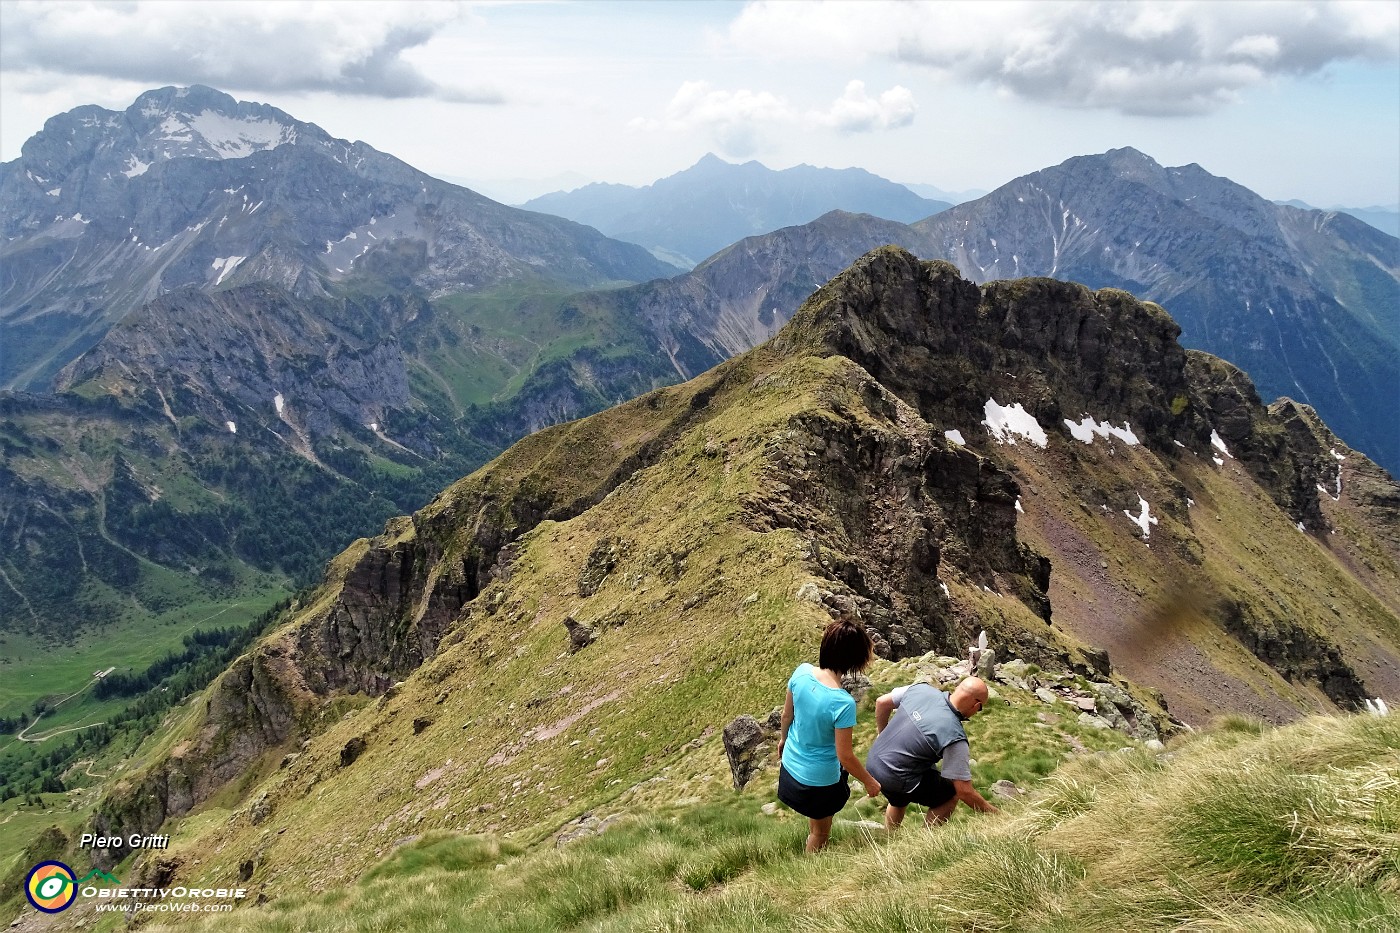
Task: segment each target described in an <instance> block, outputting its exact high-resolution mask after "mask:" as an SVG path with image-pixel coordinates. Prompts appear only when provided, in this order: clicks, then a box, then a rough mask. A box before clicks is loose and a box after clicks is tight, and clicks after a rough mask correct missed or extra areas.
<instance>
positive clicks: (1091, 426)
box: [1065, 415, 1142, 447]
mask: <svg viewBox="0 0 1400 933" xmlns="http://www.w3.org/2000/svg"><path fill="white" fill-rule="evenodd" d="M1065 425H1066V426H1068V427H1069V433H1070V434H1071V435H1073V436H1074V439H1075V440H1077V441H1083V442H1084V443H1086V444H1093V443H1094V435H1096V434H1097V435H1098V436H1099V437H1104V438H1107V437H1116V438H1118V439H1119V440H1120V441H1122V442H1123V443H1125V444H1127V445H1128V446H1129V447H1132V446H1134V445H1137V444H1141V443H1142V442H1141V441H1139V440H1138V437H1137V435H1136V434H1134V433H1133V428H1132V425H1130V424H1129V423H1128V422H1126V421H1124V422H1123V426H1122V427H1121V428H1116V427H1114V426H1113V425H1111V424H1109V423H1108V422H1106V421H1105V422H1103V423H1102V424H1100V423H1099V422H1098V421H1097V420H1096V419H1095V418H1094V417H1093V416H1092V415H1085V416H1084V418H1083V420H1082V421H1080V422H1078V423H1077V424H1076V423H1075V422H1073V421H1070V420H1069V419H1068V418H1066V419H1065Z"/></svg>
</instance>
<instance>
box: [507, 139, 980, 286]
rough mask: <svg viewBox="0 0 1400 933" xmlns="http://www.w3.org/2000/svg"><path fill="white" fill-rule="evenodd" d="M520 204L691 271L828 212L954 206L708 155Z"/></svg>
mask: <svg viewBox="0 0 1400 933" xmlns="http://www.w3.org/2000/svg"><path fill="white" fill-rule="evenodd" d="M521 206H522V207H524V208H527V209H528V210H533V211H543V212H545V213H549V214H557V215H559V216H560V217H568V218H569V219H570V220H576V221H578V222H579V223H585V224H588V225H589V226H592V227H596V228H598V229H599V230H601V231H602V232H604V233H606V234H607V235H608V236H612V237H616V238H618V239H619V240H626V241H627V242H629V243H638V244H640V245H642V246H645V247H646V248H647V249H649V250H651V251H652V252H653V253H655V254H656V255H658V256H661V257H663V258H667V259H670V260H672V261H674V262H677V263H680V264H682V265H684V266H685V267H687V268H688V267H691V266H694V265H695V264H696V263H697V262H699V261H700V260H702V259H705V258H706V257H707V256H710V255H713V254H714V253H716V252H718V251H719V250H721V249H723V248H724V247H726V246H728V245H729V244H730V243H733V242H734V241H736V240H740V239H743V238H744V237H747V236H753V235H755V234H763V233H768V232H769V231H772V230H777V229H778V228H780V227H790V226H795V225H797V224H804V223H807V222H809V221H812V220H815V219H816V218H818V217H820V216H821V215H822V214H825V213H827V212H828V211H832V210H843V211H849V212H851V213H857V214H873V215H874V216H876V217H883V218H885V219H888V220H898V221H903V222H906V223H909V222H912V221H915V220H921V219H923V218H925V217H928V216H930V215H931V214H936V213H938V212H939V211H942V210H947V209H948V208H949V207H951V206H952V205H951V204H950V203H949V202H947V201H934V200H929V199H927V198H923V197H920V196H919V195H917V194H915V193H914V192H912V191H910V190H909V189H908V188H907V187H905V186H903V185H897V184H895V183H894V182H891V181H886V180H885V179H883V178H880V177H879V176H877V175H872V174H870V173H869V172H867V171H864V170H863V169H858V168H847V169H830V168H814V167H813V166H810V165H799V166H796V167H794V168H789V169H783V170H781V171H774V170H772V169H770V168H767V167H765V166H764V165H761V164H760V163H758V162H745V163H743V164H740V165H736V164H733V163H730V162H725V161H724V160H723V159H720V158H719V157H718V156H715V155H713V154H711V155H707V156H705V157H704V158H703V159H701V160H700V161H699V162H697V163H695V164H694V165H692V166H691V167H690V168H688V169H686V170H685V171H682V172H677V173H676V174H675V175H671V176H668V177H666V178H663V179H661V180H660V181H657V182H655V183H654V184H651V185H647V186H645V187H641V188H634V187H631V186H629V185H612V184H593V185H585V186H584V187H582V188H578V189H576V190H574V191H567V192H564V191H561V192H556V193H554V194H547V195H544V196H543V197H539V198H535V199H533V200H531V201H527V202H525V203H524V204H523V205H521Z"/></svg>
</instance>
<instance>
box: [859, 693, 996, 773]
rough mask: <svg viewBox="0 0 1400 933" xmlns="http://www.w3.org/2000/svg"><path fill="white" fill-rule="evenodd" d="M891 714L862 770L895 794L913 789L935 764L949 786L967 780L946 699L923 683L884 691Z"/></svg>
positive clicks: (957, 722) (963, 750)
mask: <svg viewBox="0 0 1400 933" xmlns="http://www.w3.org/2000/svg"><path fill="white" fill-rule="evenodd" d="M890 699H892V700H893V701H894V706H895V709H896V710H897V712H896V713H895V715H894V716H893V717H892V718H891V719H890V722H889V725H887V726H886V727H885V731H884V732H881V733H880V734H879V735H878V736H876V737H875V743H874V744H873V745H871V746H870V754H869V756H867V758H866V761H865V767H866V769H867V770H869V772H870V773H871V775H872V776H874V778H875V779H876V780H877V781H879V782H880V783H881V784H882V785H885V786H886V787H889V788H891V789H893V790H895V791H897V792H901V793H903V792H907V791H909V790H912V789H913V788H914V787H916V786H917V785H918V783H919V781H921V780H922V779H923V776H924V775H925V774H926V773H927V772H928V771H929V770H930V769H932V768H933V767H934V766H935V765H937V764H938V762H939V761H942V762H943V766H942V769H941V770H942V774H943V776H944V777H945V778H947V779H948V780H950V781H970V780H972V768H971V762H970V753H969V751H968V745H967V734H966V733H965V732H963V727H962V719H961V718H959V716H958V714H957V711H956V710H954V709H953V706H952V704H951V703H949V702H948V697H947V695H946V694H945V693H944V692H943V691H942V690H939V689H938V688H936V687H933V686H930V685H929V684H910V685H909V686H908V687H897V688H895V689H894V690H892V691H890Z"/></svg>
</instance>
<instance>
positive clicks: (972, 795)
mask: <svg viewBox="0 0 1400 933" xmlns="http://www.w3.org/2000/svg"><path fill="white" fill-rule="evenodd" d="M953 790H954V791H956V792H957V795H958V799H959V800H961V801H962V802H963V803H965V804H967V805H968V806H969V807H971V808H972V809H974V810H980V811H982V812H983V813H1000V812H1001V811H1000V810H999V809H997V808H996V807H994V806H992V805H991V804H990V803H988V802H987V798H986V797H983V796H982V795H981V794H979V793H978V792H977V788H975V787H973V786H972V782H971V781H954V782H953Z"/></svg>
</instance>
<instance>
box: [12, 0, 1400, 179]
mask: <svg viewBox="0 0 1400 933" xmlns="http://www.w3.org/2000/svg"><path fill="white" fill-rule="evenodd" d="M194 83H201V84H208V85H211V86H214V87H217V88H219V89H221V90H224V91H227V92H229V93H230V94H233V95H234V96H235V97H239V98H240V99H244V100H256V101H262V102H266V103H270V104H273V105H275V106H277V107H280V108H281V109H283V110H285V111H287V112H288V113H290V114H291V115H292V116H294V117H296V118H298V119H302V120H309V121H311V122H314V123H317V124H319V125H320V126H322V127H323V128H324V129H326V130H327V131H328V132H330V133H331V134H333V135H335V136H341V137H346V138H349V139H362V140H364V141H365V142H367V143H369V144H371V145H373V146H375V147H377V148H379V149H382V150H385V151H387V152H391V153H393V154H394V155H397V156H399V157H400V158H402V159H404V160H405V161H407V162H410V163H411V164H413V165H415V166H417V167H418V168H421V169H423V170H425V171H427V172H430V173H432V174H435V175H438V176H441V177H448V178H452V179H454V180H462V179H465V180H471V181H473V182H475V183H476V184H477V185H478V187H480V188H481V189H482V190H483V191H485V192H486V193H487V194H492V195H493V196H503V197H506V199H514V198H510V197H507V196H509V195H517V196H518V195H519V194H522V193H524V191H525V189H524V188H521V187H519V186H515V185H511V184H507V183H506V182H507V181H508V180H511V179H531V180H535V187H536V189H537V190H536V191H535V192H533V193H540V192H542V191H543V190H549V189H551V188H558V187H574V186H576V185H577V184H579V183H581V182H583V181H589V180H596V181H612V182H623V183H627V184H646V183H649V182H651V181H653V180H655V179H656V178H658V177H662V176H665V175H669V174H672V173H674V172H676V171H679V170H680V169H682V168H685V167H686V166H688V165H691V164H693V163H694V162H695V161H696V160H698V159H699V158H700V156H702V155H704V154H705V153H706V152H715V153H717V154H719V155H720V156H722V157H724V158H727V159H729V160H731V161H739V160H746V159H758V160H759V161H761V162H763V163H764V164H766V165H768V166H770V167H773V168H786V167H788V166H791V165H796V164H798V163H802V162H806V163H809V164H813V165H823V166H832V167H845V166H860V167H862V168H866V169H869V170H870V171H873V172H875V173H877V174H879V175H883V176H885V177H887V178H891V179H893V180H895V181H900V182H916V183H925V184H933V185H937V186H939V187H941V188H944V189H947V190H961V189H969V188H979V189H991V188H995V187H997V186H998V185H1001V184H1003V183H1004V182H1006V181H1008V180H1010V179H1011V178H1014V177H1016V176H1017V175H1022V174H1025V173H1027V172H1031V171H1035V170H1036V169H1039V168H1043V167H1045V166H1047V165H1053V164H1056V163H1058V162H1061V161H1063V160H1064V159H1066V158H1069V157H1070V156H1074V155H1081V154H1085V153H1091V152H1102V151H1105V150H1107V149H1112V148H1116V147H1119V146H1134V147H1136V148H1138V149H1141V150H1142V151H1144V152H1146V153H1147V154H1148V155H1150V156H1152V157H1153V158H1155V159H1157V160H1158V161H1159V162H1162V163H1164V164H1168V165H1180V164H1184V163H1189V162H1198V163H1200V164H1201V165H1202V166H1204V167H1205V168H1206V169H1207V170H1208V171H1211V172H1214V173H1215V174H1218V175H1225V176H1228V177H1230V178H1233V179H1234V180H1236V181H1238V182H1240V183H1241V184H1244V185H1247V186H1248V187H1250V188H1252V189H1254V190H1255V191H1257V192H1259V193H1260V194H1262V195H1264V196H1266V197H1270V198H1277V199H1286V198H1300V199H1302V200H1305V201H1307V202H1309V203H1311V204H1314V205H1318V206H1324V207H1330V206H1333V205H1346V206H1352V207H1361V206H1369V205H1373V204H1383V205H1393V204H1395V203H1396V202H1397V201H1400V3H1397V2H1395V0H1359V2H1346V0H1331V2H1303V0H1300V2H1269V0H1249V2H1241V3H1234V2H1220V0H1203V2H1191V0H1186V2H1160V3H1159V2H1095V0H1081V2H1051V0H1031V2H1019V0H1005V2H1000V0H997V2H981V3H960V2H932V3H918V2H881V0H866V2H860V3H845V2H801V3H799V2H769V0H758V2H750V3H739V2H734V3H724V2H706V3H685V2H667V3H657V4H644V3H640V2H587V0H583V2H529V3H505V2H461V3H454V2H441V3H438V2H431V3H430V2H422V3H419V2H398V3H379V2H369V0H360V2H319V3H318V2H309V3H307V2H303V3H287V2H255V0H238V2H220V0H205V2H179V0H157V2H151V0H127V2H119V3H117V2H113V3H101V2H78V0H71V2H70V0H35V2H30V0H0V161H9V160H11V159H14V158H16V157H18V155H19V153H20V147H21V146H22V145H23V143H24V140H25V139H27V138H28V137H29V136H31V135H33V134H34V133H35V132H36V131H38V130H39V129H40V128H41V127H42V126H43V123H44V120H45V119H47V118H48V117H49V116H52V115H53V114H56V113H59V112H62V111H65V110H68V109H71V108H73V107H76V106H79V105H82V104H99V105H101V106H104V107H108V108H112V109H116V110H121V109H125V108H126V107H127V106H129V105H130V104H131V102H132V101H133V100H134V99H135V97H136V96H137V95H138V94H140V93H141V92H142V91H144V90H147V89H150V88H153V87H160V86H164V85H170V84H175V85H187V84H194Z"/></svg>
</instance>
